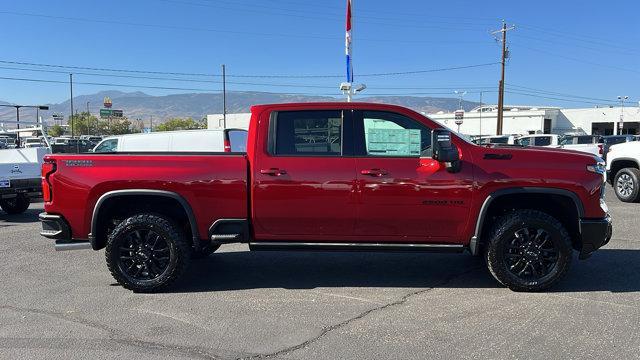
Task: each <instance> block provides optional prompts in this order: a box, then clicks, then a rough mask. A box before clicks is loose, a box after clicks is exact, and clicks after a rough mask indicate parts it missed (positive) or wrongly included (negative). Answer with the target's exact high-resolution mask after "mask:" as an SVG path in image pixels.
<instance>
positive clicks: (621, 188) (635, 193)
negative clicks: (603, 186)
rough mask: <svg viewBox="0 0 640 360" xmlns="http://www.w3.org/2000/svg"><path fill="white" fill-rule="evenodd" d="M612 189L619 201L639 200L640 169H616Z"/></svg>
mask: <svg viewBox="0 0 640 360" xmlns="http://www.w3.org/2000/svg"><path fill="white" fill-rule="evenodd" d="M613 190H614V191H615V193H616V196H617V197H618V199H620V201H623V202H628V203H631V202H639V201H640V170H638V169H636V168H624V169H622V170H620V171H618V172H617V173H616V175H615V177H614V179H613Z"/></svg>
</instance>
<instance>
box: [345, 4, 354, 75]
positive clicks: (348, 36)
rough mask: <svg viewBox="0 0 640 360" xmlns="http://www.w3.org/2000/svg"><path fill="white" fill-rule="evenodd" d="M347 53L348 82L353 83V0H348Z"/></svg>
mask: <svg viewBox="0 0 640 360" xmlns="http://www.w3.org/2000/svg"><path fill="white" fill-rule="evenodd" d="M345 50H346V53H347V82H349V83H353V63H352V61H353V60H352V59H351V0H347V33H346V35H345Z"/></svg>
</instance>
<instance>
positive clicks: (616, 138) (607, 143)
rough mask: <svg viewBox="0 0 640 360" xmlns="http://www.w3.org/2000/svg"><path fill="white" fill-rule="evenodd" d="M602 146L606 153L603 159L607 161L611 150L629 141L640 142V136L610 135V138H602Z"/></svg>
mask: <svg viewBox="0 0 640 360" xmlns="http://www.w3.org/2000/svg"><path fill="white" fill-rule="evenodd" d="M602 139H603V140H602V144H603V152H604V156H603V158H604V159H606V158H607V153H608V152H609V148H610V147H611V146H613V145H615V144H622V143H626V142H629V141H638V140H640V136H638V135H629V134H628V135H609V136H603V137H602Z"/></svg>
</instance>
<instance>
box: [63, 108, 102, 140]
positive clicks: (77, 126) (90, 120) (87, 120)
mask: <svg viewBox="0 0 640 360" xmlns="http://www.w3.org/2000/svg"><path fill="white" fill-rule="evenodd" d="M99 122H100V120H98V118H97V117H95V116H93V115H90V114H89V113H88V112H81V113H76V114H75V115H73V116H72V117H71V120H70V121H69V131H71V129H73V135H74V136H80V135H90V134H96V133H98V129H99Z"/></svg>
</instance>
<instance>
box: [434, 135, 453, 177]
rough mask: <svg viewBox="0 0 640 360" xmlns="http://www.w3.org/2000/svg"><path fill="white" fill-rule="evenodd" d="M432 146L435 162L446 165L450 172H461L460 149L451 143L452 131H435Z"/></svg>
mask: <svg viewBox="0 0 640 360" xmlns="http://www.w3.org/2000/svg"><path fill="white" fill-rule="evenodd" d="M431 146H432V147H433V159H434V160H437V161H439V162H442V163H444V164H445V166H446V168H447V171H448V172H451V173H454V172H458V171H460V154H459V153H458V148H457V147H456V146H455V144H454V143H453V142H452V141H451V131H449V130H446V129H435V130H433V132H432V133H431Z"/></svg>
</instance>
